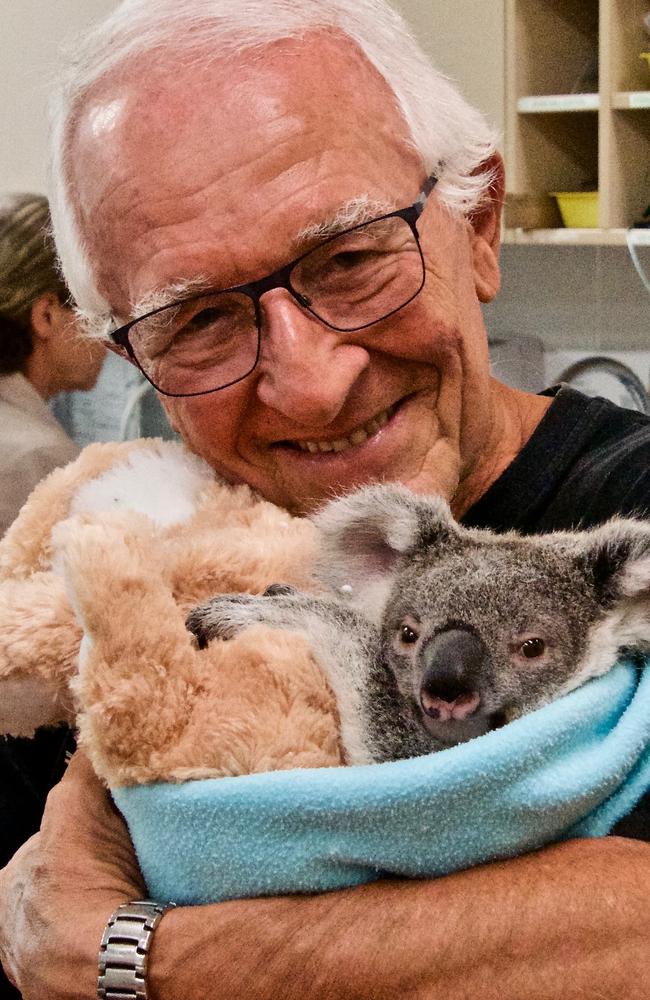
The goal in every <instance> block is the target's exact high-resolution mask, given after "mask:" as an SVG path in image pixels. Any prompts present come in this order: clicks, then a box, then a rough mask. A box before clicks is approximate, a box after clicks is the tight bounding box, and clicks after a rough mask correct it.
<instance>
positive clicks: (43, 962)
mask: <svg viewBox="0 0 650 1000" xmlns="http://www.w3.org/2000/svg"><path fill="white" fill-rule="evenodd" d="M143 892H144V886H143V882H142V876H141V874H140V871H139V868H138V865H137V862H136V860H135V855H134V853H133V848H132V846H131V841H130V839H129V834H128V831H127V829H126V826H125V824H124V822H123V820H122V819H121V817H120V816H119V814H118V813H117V812H116V810H115V808H114V807H113V805H112V802H111V799H110V796H109V795H108V792H107V791H106V790H105V788H104V787H103V786H102V785H101V783H100V782H99V780H98V779H97V778H96V776H95V774H94V772H93V771H92V768H91V766H90V764H89V762H88V760H87V758H86V757H85V756H84V755H83V754H82V753H77V754H75V756H74V759H73V760H72V762H71V763H70V766H69V768H68V771H67V773H66V775H65V777H64V779H63V781H62V782H61V783H60V784H59V785H57V786H56V788H55V789H54V790H53V791H52V792H51V793H50V796H49V798H48V800H47V806H46V809H45V815H44V817H43V824H42V827H41V832H40V833H38V834H36V835H35V836H34V837H32V838H31V839H30V840H28V841H27V843H26V844H24V846H23V847H22V848H21V849H20V850H19V851H18V853H17V854H16V855H15V857H14V858H13V860H12V861H11V862H10V863H9V864H8V865H7V867H6V868H4V869H3V870H2V871H1V872H0V960H1V961H2V964H3V966H4V968H5V971H6V973H7V975H8V976H9V977H10V978H11V979H12V980H14V981H15V983H16V985H17V986H18V988H19V989H20V991H21V992H22V995H23V998H24V1000H46V998H47V1000H82V998H83V1000H90V998H94V997H95V996H96V994H97V956H98V953H99V943H100V940H101V936H102V931H103V929H104V926H105V924H106V922H107V920H108V918H109V916H110V915H111V913H112V912H113V910H115V909H116V907H117V906H119V904H120V903H124V902H127V901H130V900H132V899H138V898H142V894H143Z"/></svg>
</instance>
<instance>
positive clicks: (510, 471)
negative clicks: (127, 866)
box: [0, 386, 650, 986]
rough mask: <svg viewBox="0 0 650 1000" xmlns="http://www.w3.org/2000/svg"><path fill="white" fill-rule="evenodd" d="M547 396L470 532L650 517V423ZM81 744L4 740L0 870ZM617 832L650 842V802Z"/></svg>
mask: <svg viewBox="0 0 650 1000" xmlns="http://www.w3.org/2000/svg"><path fill="white" fill-rule="evenodd" d="M543 395H552V396H554V397H555V398H554V400H553V403H552V404H551V406H550V407H549V408H548V410H547V412H546V414H545V415H544V417H543V419H542V420H541V422H540V424H539V426H538V427H537V429H536V430H535V433H534V434H533V436H532V437H531V439H530V440H529V441H528V443H527V444H526V446H525V447H524V448H523V449H522V451H521V452H520V453H519V455H518V456H517V458H516V459H515V460H514V462H513V463H512V464H511V465H510V466H509V467H508V468H507V469H506V471H505V472H504V473H503V474H502V475H501V476H500V477H499V479H498V480H497V481H496V482H495V483H494V484H493V485H492V486H491V487H490V489H489V490H488V491H487V493H485V494H484V496H483V497H482V498H481V499H480V500H479V501H478V503H476V504H475V505H474V506H473V507H472V508H471V510H469V511H468V512H467V514H466V515H465V517H464V518H463V519H462V520H463V524H465V525H466V526H468V527H481V528H492V529H493V530H495V531H506V530H510V529H512V528H514V529H516V530H518V531H520V532H522V533H524V534H531V533H533V532H547V531H555V530H568V529H571V528H579V527H582V528H588V527H591V526H594V525H596V524H600V523H602V522H603V521H606V520H607V519H608V518H610V517H612V516H613V515H614V514H621V515H624V516H629V515H636V516H640V517H650V417H647V416H644V415H643V414H640V413H636V412H634V411H631V410H625V409H621V408H620V407H618V406H615V405H614V404H613V403H610V402H608V401H607V400H604V399H589V398H588V397H586V396H583V395H582V394H581V393H579V392H576V391H575V390H573V389H570V388H568V387H566V386H563V387H561V388H560V389H559V390H558V389H549V390H548V391H547V392H546V393H544V394H543ZM73 745H74V743H73V739H72V736H71V734H70V732H69V731H68V730H66V729H65V728H62V729H59V730H56V731H53V732H42V733H39V734H38V736H37V738H36V740H34V741H31V740H5V741H2V740H0V806H1V807H2V823H1V825H0V864H5V863H6V861H7V860H8V859H9V858H10V857H11V855H12V854H13V853H14V851H15V850H16V849H17V848H18V847H19V846H20V844H21V843H23V842H24V841H25V840H26V839H27V838H28V837H29V836H30V835H31V834H32V833H34V832H35V831H36V830H37V829H38V826H39V823H40V818H41V815H42V811H43V806H44V803H45V798H46V795H47V792H48V791H49V789H50V788H51V787H52V786H53V785H54V784H55V783H56V782H57V781H58V780H59V779H60V777H61V775H62V773H63V770H64V767H65V763H64V758H65V754H66V752H67V751H69V750H71V749H72V748H73ZM615 832H617V833H623V832H625V833H626V834H627V835H629V836H635V837H638V838H640V839H650V796H646V798H645V800H644V803H642V804H641V806H640V807H639V808H638V809H637V810H635V812H634V813H633V814H632V815H631V816H630V817H628V818H627V819H626V820H624V821H623V822H622V823H621V824H619V826H618V827H617V828H616V831H615ZM1 985H2V984H1V982H0V986H1Z"/></svg>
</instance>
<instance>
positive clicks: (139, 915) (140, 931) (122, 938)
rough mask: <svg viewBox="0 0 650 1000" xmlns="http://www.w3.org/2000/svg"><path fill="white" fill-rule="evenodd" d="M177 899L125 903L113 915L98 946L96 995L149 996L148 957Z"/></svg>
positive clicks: (131, 999)
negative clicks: (165, 914)
mask: <svg viewBox="0 0 650 1000" xmlns="http://www.w3.org/2000/svg"><path fill="white" fill-rule="evenodd" d="M174 905H175V904H174V903H167V904H164V905H163V904H160V903H155V902H153V900H147V899H144V900H136V901H135V902H133V903H124V904H123V905H122V906H118V908H117V910H116V911H115V913H113V915H112V916H111V917H110V919H109V921H108V923H107V925H106V929H105V931H104V933H103V935H102V941H101V945H100V947H99V978H98V980H97V996H98V997H100V998H101V1000H147V998H148V993H147V981H146V976H147V961H148V958H149V948H150V946H151V938H152V937H153V932H154V930H155V929H156V927H157V926H158V924H159V923H160V921H161V919H162V916H163V913H165V912H166V911H167V910H169V909H170V908H171V907H173V906H174Z"/></svg>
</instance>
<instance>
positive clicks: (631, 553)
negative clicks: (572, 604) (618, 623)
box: [582, 518, 650, 605]
mask: <svg viewBox="0 0 650 1000" xmlns="http://www.w3.org/2000/svg"><path fill="white" fill-rule="evenodd" d="M586 537H587V543H586V549H585V550H583V553H582V558H583V559H584V560H585V563H586V566H587V568H588V569H589V572H590V575H591V577H592V579H593V582H594V585H595V587H596V591H597V592H598V594H599V596H600V598H601V600H602V602H603V604H604V605H610V604H612V603H614V602H615V601H617V600H620V599H621V598H635V597H642V596H643V595H645V596H647V598H648V600H650V522H648V521H633V520H623V519H622V518H614V519H613V520H611V521H608V522H607V523H606V524H604V525H603V526H602V527H600V528H596V529H595V530H594V531H591V532H589V533H588V535H587V536H586Z"/></svg>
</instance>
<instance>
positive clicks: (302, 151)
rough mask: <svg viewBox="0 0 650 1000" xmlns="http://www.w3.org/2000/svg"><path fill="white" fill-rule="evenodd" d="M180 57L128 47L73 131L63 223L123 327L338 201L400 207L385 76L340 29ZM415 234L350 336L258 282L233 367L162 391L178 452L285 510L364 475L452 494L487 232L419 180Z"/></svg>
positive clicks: (405, 162) (265, 258)
mask: <svg viewBox="0 0 650 1000" xmlns="http://www.w3.org/2000/svg"><path fill="white" fill-rule="evenodd" d="M145 63H146V60H145ZM189 63H191V60H186V63H185V64H183V60H182V58H181V59H178V60H177V61H176V62H175V63H174V68H173V72H170V71H169V64H167V65H166V66H165V67H162V66H157V65H155V64H153V63H152V64H150V65H148V66H147V65H143V60H142V58H141V59H140V60H139V61H138V64H137V66H136V67H134V68H133V69H129V68H128V67H127V68H126V70H124V71H123V72H122V73H121V75H120V76H119V77H116V78H109V79H108V80H107V81H104V82H103V83H102V84H100V85H98V86H97V87H96V89H95V91H94V92H93V93H92V94H91V96H90V99H88V100H87V102H86V105H85V113H84V114H83V116H82V118H81V120H80V123H79V125H78V126H77V128H76V130H75V132H74V133H73V136H72V162H73V164H74V167H73V171H74V173H73V178H72V183H73V187H74V188H75V189H76V191H77V195H78V204H77V208H78V211H79V213H80V218H81V224H82V228H83V231H84V233H85V234H86V236H87V239H88V242H89V246H90V253H91V256H92V259H93V261H94V262H96V274H97V277H98V281H99V286H100V290H101V291H102V293H103V294H104V295H105V296H106V298H107V299H108V301H109V302H110V303H111V306H112V308H113V310H114V313H115V315H116V316H117V317H118V318H119V319H120V320H121V321H124V322H125V321H127V320H128V319H129V318H131V316H132V312H133V304H134V303H137V302H139V301H142V300H143V298H145V297H146V296H147V295H150V294H151V293H152V292H154V291H159V290H161V289H166V288H168V287H169V286H171V285H173V284H175V283H178V282H185V281H190V280H192V279H201V281H202V283H203V282H206V281H207V282H208V283H209V285H210V286H211V287H212V288H215V289H218V288H225V287H228V286H231V285H235V284H241V283H243V282H246V281H251V280H254V279H256V278H259V277H261V276H263V275H265V274H267V273H269V272H271V271H273V270H275V269H276V268H278V267H280V266H281V265H283V264H284V263H286V262H287V261H289V260H291V259H292V258H294V257H296V256H297V255H298V254H299V253H300V252H301V251H302V250H304V249H309V247H310V246H311V245H312V244H310V243H309V242H308V243H306V244H303V243H298V242H297V241H296V240H297V236H298V234H300V233H301V232H303V231H304V230H305V229H307V228H308V227H310V226H312V227H313V226H315V225H320V224H322V223H323V222H325V221H327V220H330V219H332V218H333V217H334V216H336V214H337V212H338V211H339V210H340V209H341V207H342V206H344V205H346V204H348V203H349V202H350V201H351V200H352V199H355V198H359V197H360V196H369V197H370V198H371V199H373V200H377V201H378V202H380V203H382V204H386V203H388V205H390V206H392V207H395V208H402V207H405V206H406V205H409V204H411V203H412V202H413V201H414V200H415V197H416V196H417V194H418V191H419V189H420V187H421V185H422V183H423V181H424V179H425V171H424V168H423V167H422V164H421V161H420V159H419V156H418V155H417V154H416V153H415V152H414V151H412V150H411V149H410V148H409V145H408V141H407V130H406V128H405V125H404V123H403V121H402V119H401V117H400V115H399V114H398V112H397V111H396V109H395V108H394V106H393V100H392V96H391V94H390V92H389V90H388V88H387V87H386V84H385V83H384V82H383V80H382V79H381V78H380V77H379V76H378V74H377V73H376V72H375V71H374V70H373V69H372V67H371V66H370V65H369V64H368V63H367V62H366V60H365V59H364V58H363V57H362V56H361V55H360V54H359V53H358V51H357V50H356V49H355V48H354V46H353V45H352V44H351V43H350V42H348V41H347V40H343V39H337V38H334V37H329V36H327V35H325V34H323V33H319V34H318V35H312V36H311V37H310V39H308V40H306V41H304V42H302V43H299V42H294V41H285V42H280V43H276V44H275V45H274V46H272V47H270V48H269V49H267V50H265V52H264V54H263V55H262V57H259V56H258V57H257V59H253V58H251V57H246V56H244V57H239V58H238V59H237V60H236V61H231V62H229V63H227V64H225V65H224V63H223V62H219V61H215V63H214V64H212V65H210V66H209V67H207V68H203V69H197V68H196V66H191V65H188V64H189ZM418 230H419V233H420V237H421V242H422V247H423V251H424V255H425V262H426V282H425V286H424V288H423V290H422V292H421V293H420V295H419V296H418V297H417V298H416V299H415V300H414V301H413V302H412V303H410V304H409V305H407V306H406V307H405V308H404V309H402V310H401V311H399V312H398V313H396V314H395V315H393V316H391V317H390V318H389V319H387V320H385V321H383V322H380V323H378V324H376V325H374V326H372V327H370V328H368V329H366V330H362V331H359V332H357V333H350V334H340V333H337V332H335V331H333V330H331V329H328V328H327V327H325V326H324V325H323V324H321V323H320V322H319V321H318V320H317V319H315V318H314V317H313V316H311V315H310V314H309V313H308V312H306V311H304V310H303V309H302V308H301V307H300V306H299V305H298V303H297V302H296V301H294V300H293V299H292V298H291V297H290V295H289V293H288V292H287V291H285V290H282V289H275V290H272V291H270V292H267V293H266V294H265V295H264V296H263V298H262V300H261V304H262V311H263V329H262V353H261V359H260V362H259V365H258V367H257V368H256V369H255V371H254V372H253V373H252V375H250V376H249V377H248V378H246V379H245V380H243V381H242V382H240V383H238V384H236V385H234V386H231V387H230V388H227V389H224V390H222V391H220V392H215V393H212V394H210V395H204V396H198V397H192V398H163V402H164V404H165V406H166V409H167V412H168V414H169V416H170V418H171V421H172V423H173V424H174V425H175V427H176V428H177V430H178V431H179V432H180V433H181V434H182V436H183V438H184V439H185V441H186V442H187V444H188V445H189V446H190V448H192V449H193V450H194V451H195V452H197V453H198V454H199V455H201V456H203V457H204V458H205V459H206V460H207V461H208V462H209V463H210V464H211V465H212V466H213V467H214V468H215V469H216V470H217V471H218V472H219V473H221V474H222V475H223V476H224V477H225V478H226V479H228V480H230V481H232V482H246V483H249V484H250V485H251V486H253V487H254V488H256V489H257V490H259V491H260V492H261V493H262V494H263V495H264V496H266V497H267V498H268V499H270V500H272V501H274V502H275V503H278V504H280V505H282V506H284V507H286V508H288V509H289V510H291V511H294V512H298V513H300V512H308V511H310V510H313V509H314V508H315V507H317V506H320V505H321V504H322V503H323V502H324V501H325V500H327V499H328V498H330V497H331V496H332V494H333V493H340V492H347V491H349V490H350V489H352V488H354V487H356V486H360V485H362V484H365V483H369V482H374V481H400V482H402V483H404V484H405V485H406V486H409V487H411V488H412V489H414V490H416V491H419V492H439V493H442V494H443V495H444V496H445V497H447V498H451V497H452V496H453V494H454V493H455V492H456V490H457V488H458V485H459V483H460V482H461V480H462V479H463V478H464V477H465V476H467V474H468V473H471V472H472V470H473V469H474V468H475V466H476V464H477V461H478V456H479V455H480V454H481V449H482V445H483V443H484V440H485V436H486V433H487V431H486V428H487V426H488V423H489V408H490V393H489V378H488V371H487V347H486V338H485V332H484V328H483V324H482V319H481V314H480V306H479V296H480V297H481V298H482V299H487V298H490V297H491V296H492V295H493V294H494V293H495V292H496V289H497V286H498V268H497V264H496V258H495V256H494V254H493V252H492V249H491V247H490V241H489V239H488V240H487V241H486V240H485V239H483V238H482V237H480V236H477V235H476V233H475V232H474V230H473V229H472V227H471V226H470V225H469V224H468V223H467V222H465V221H462V220H459V219H455V218H453V217H452V216H451V215H450V214H449V213H448V212H447V211H446V210H445V209H444V208H443V206H442V205H441V204H440V202H439V200H438V198H437V196H436V194H435V192H434V194H433V195H432V196H431V197H430V198H429V201H428V203H427V206H426V208H425V211H424V213H423V215H422V217H421V218H420V220H419V222H418ZM312 243H313V240H312ZM362 432H363V433H362ZM334 442H335V443H336V445H335V447H336V450H322V447H323V446H324V447H325V448H327V447H328V446H329V444H330V443H334ZM314 445H316V446H317V447H318V450H314V447H313V446H314Z"/></svg>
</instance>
